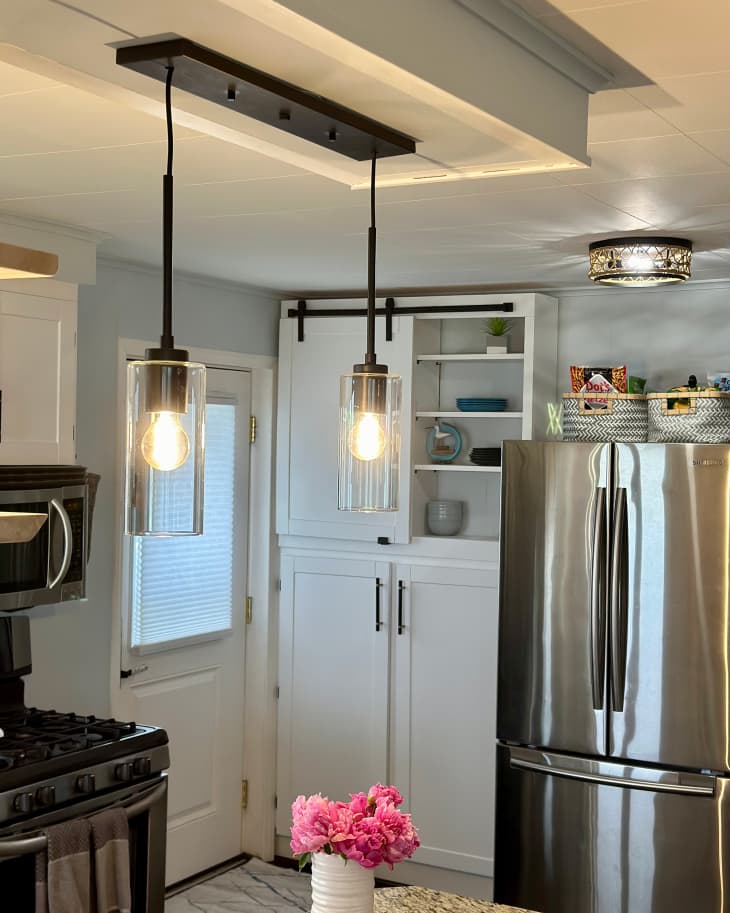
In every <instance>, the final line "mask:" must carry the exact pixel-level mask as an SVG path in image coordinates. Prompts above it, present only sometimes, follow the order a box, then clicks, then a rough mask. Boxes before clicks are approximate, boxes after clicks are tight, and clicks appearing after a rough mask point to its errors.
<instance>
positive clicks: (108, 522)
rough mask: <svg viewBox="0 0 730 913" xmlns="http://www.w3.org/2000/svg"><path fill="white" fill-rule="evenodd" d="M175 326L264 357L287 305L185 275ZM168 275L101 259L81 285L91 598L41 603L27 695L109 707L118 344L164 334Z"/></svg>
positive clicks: (81, 440)
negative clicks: (93, 278) (92, 279)
mask: <svg viewBox="0 0 730 913" xmlns="http://www.w3.org/2000/svg"><path fill="white" fill-rule="evenodd" d="M174 295H175V308H174V333H175V340H176V342H177V343H178V344H179V345H181V346H183V347H184V346H185V345H188V346H191V347H192V346H196V347H201V348H211V349H224V350H226V351H229V352H243V353H247V354H255V355H274V354H275V353H276V350H277V333H278V319H279V302H278V300H277V299H275V298H274V297H273V296H268V295H266V294H264V293H259V292H255V291H249V290H246V289H238V288H235V287H233V286H226V285H223V284H221V285H217V284H215V283H213V282H207V281H206V280H200V281H196V280H194V279H188V278H186V279H176V280H175V285H174ZM161 305H162V281H161V276H160V275H159V274H156V273H154V272H152V271H149V270H144V269H136V268H135V267H132V266H127V265H122V264H110V263H104V262H102V263H100V264H99V267H98V274H97V283H96V285H95V286H84V287H81V288H80V289H79V318H78V396H77V439H78V461H79V463H80V464H82V465H84V466H88V467H89V468H90V469H91V470H93V471H94V472H98V473H100V474H101V477H102V481H101V485H100V487H99V493H98V497H97V502H96V509H95V512H94V527H93V538H92V550H91V561H90V564H89V579H88V587H87V590H88V597H89V598H88V601H87V602H84V603H65V604H63V605H60V606H54V607H52V608H48V609H42V608H36V609H34V610H33V611H32V612H31V613H30V615H31V630H32V645H33V674H32V676H30V678H29V679H28V682H27V685H26V688H27V702H28V703H29V704H34V705H36V706H40V707H55V708H57V709H59V710H64V711H68V710H74V711H77V712H82V713H84V712H86V713H96V714H97V715H99V714H108V712H109V676H110V668H111V656H110V641H111V623H112V605H113V587H114V562H115V554H114V543H115V537H114V529H115V523H116V514H115V510H116V491H115V484H116V482H115V479H116V458H117V453H118V447H119V433H120V429H119V428H118V426H117V425H118V423H117V342H118V339H119V338H120V337H127V338H131V339H144V340H151V341H156V340H157V339H158V338H159V335H160V323H161Z"/></svg>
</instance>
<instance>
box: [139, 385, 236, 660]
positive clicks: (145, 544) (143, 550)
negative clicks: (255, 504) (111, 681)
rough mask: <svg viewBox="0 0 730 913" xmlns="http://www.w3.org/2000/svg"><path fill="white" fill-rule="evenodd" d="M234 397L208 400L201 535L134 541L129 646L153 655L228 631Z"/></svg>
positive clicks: (234, 483) (230, 587)
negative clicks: (153, 653)
mask: <svg viewBox="0 0 730 913" xmlns="http://www.w3.org/2000/svg"><path fill="white" fill-rule="evenodd" d="M236 424H237V423H236V401H235V400H231V401H226V400H224V399H218V400H214V401H210V400H209V401H208V403H207V404H206V422H205V494H204V498H205V502H204V514H203V530H204V532H203V535H202V536H190V537H186V536H178V537H175V536H173V537H170V538H167V539H165V538H156V537H152V538H148V537H145V536H136V537H134V539H133V545H132V555H131V557H132V568H131V574H132V580H131V618H130V646H131V648H132V649H133V650H134V651H135V652H137V653H150V652H157V651H159V650H165V649H170V648H173V647H179V646H183V645H185V644H188V643H195V642H197V641H202V640H212V639H215V638H219V637H222V636H225V635H226V634H228V633H230V631H231V630H232V613H233V561H234V553H233V542H234V535H233V531H234V522H235V504H236V498H237V497H245V493H238V492H236V471H235V467H236V463H235V456H236V443H237V442H236Z"/></svg>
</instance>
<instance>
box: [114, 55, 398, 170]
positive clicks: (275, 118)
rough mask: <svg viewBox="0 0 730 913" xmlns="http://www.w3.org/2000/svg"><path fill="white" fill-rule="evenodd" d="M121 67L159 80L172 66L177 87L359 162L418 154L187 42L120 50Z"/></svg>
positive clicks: (362, 122) (328, 104)
mask: <svg viewBox="0 0 730 913" xmlns="http://www.w3.org/2000/svg"><path fill="white" fill-rule="evenodd" d="M117 63H118V64H120V65H121V66H123V67H128V68H129V69H130V70H136V71H137V72H138V73H143V74H144V75H145V76H151V77H152V78H153V79H158V80H160V81H161V82H164V81H165V76H166V68H167V67H168V66H170V65H171V64H172V65H173V66H174V67H175V75H174V77H173V85H174V86H175V88H176V89H182V90H183V91H185V92H190V93H192V94H193V95H198V96H199V97H200V98H205V99H207V100H208V101H214V102H216V104H219V105H222V106H223V107H224V108H228V109H229V110H231V111H238V112H239V113H240V114H245V115H246V116H247V117H253V118H255V119H256V120H258V121H261V122H262V123H265V124H269V125H270V126H272V127H277V128H278V129H280V130H284V131H285V132H286V133H291V134H293V135H294V136H298V137H301V138H302V139H306V140H309V141H310V142H312V143H317V145H319V146H323V147H324V148H326V149H331V150H332V151H333V152H339V153H340V154H341V155H347V156H349V157H350V158H353V159H357V160H358V161H366V160H369V159H370V158H372V154H373V151H375V153H376V155H377V157H378V158H386V157H388V156H392V155H405V154H407V153H409V152H415V151H416V141H415V140H414V139H413V137H411V136H407V135H406V134H405V133H400V132H399V131H398V130H393V129H392V128H391V127H386V126H385V124H381V123H379V122H378V121H375V120H371V119H370V118H369V117H364V116H363V115H362V114H358V113H357V112H356V111H351V110H350V109H349V108H344V107H343V106H342V105H338V104H336V103H335V102H333V101H330V100H329V99H327V98H323V97H322V96H321V95H315V94H314V93H313V92H308V91H306V90H305V89H300V88H298V87H297V86H294V85H292V84H291V83H288V82H284V80H282V79H277V78H276V77H275V76H270V75H269V74H268V73H264V72H262V71H261V70H256V69H254V68H253V67H249V66H246V64H243V63H239V62H238V61H237V60H233V59H231V58H230V57H224V56H223V55H222V54H218V53H216V52H215V51H211V50H210V49H209V48H204V47H202V46H201V45H199V44H195V42H193V41H189V40H188V39H187V38H173V39H168V40H164V41H152V42H147V43H142V44H133V45H126V46H125V47H120V48H117Z"/></svg>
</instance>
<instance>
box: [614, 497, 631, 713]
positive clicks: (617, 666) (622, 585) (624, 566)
mask: <svg viewBox="0 0 730 913" xmlns="http://www.w3.org/2000/svg"><path fill="white" fill-rule="evenodd" d="M627 521H628V518H627V514H626V489H625V488H617V489H616V520H615V526H614V530H613V548H612V555H611V696H612V701H611V703H612V707H613V709H614V710H615V711H616V712H617V713H621V712H623V709H624V691H625V690H626V624H627V614H626V611H627V605H626V603H627V597H628V561H627V557H628V555H627V553H628V522H627Z"/></svg>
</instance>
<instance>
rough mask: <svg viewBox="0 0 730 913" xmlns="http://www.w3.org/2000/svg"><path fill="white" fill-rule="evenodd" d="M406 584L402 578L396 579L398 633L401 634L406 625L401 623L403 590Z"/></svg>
mask: <svg viewBox="0 0 730 913" xmlns="http://www.w3.org/2000/svg"><path fill="white" fill-rule="evenodd" d="M405 588H406V585H405V583H403V581H402V580H399V581H398V633H399V634H402V633H403V632H404V631H405V629H406V626H405V624H403V591H404V590H405Z"/></svg>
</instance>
